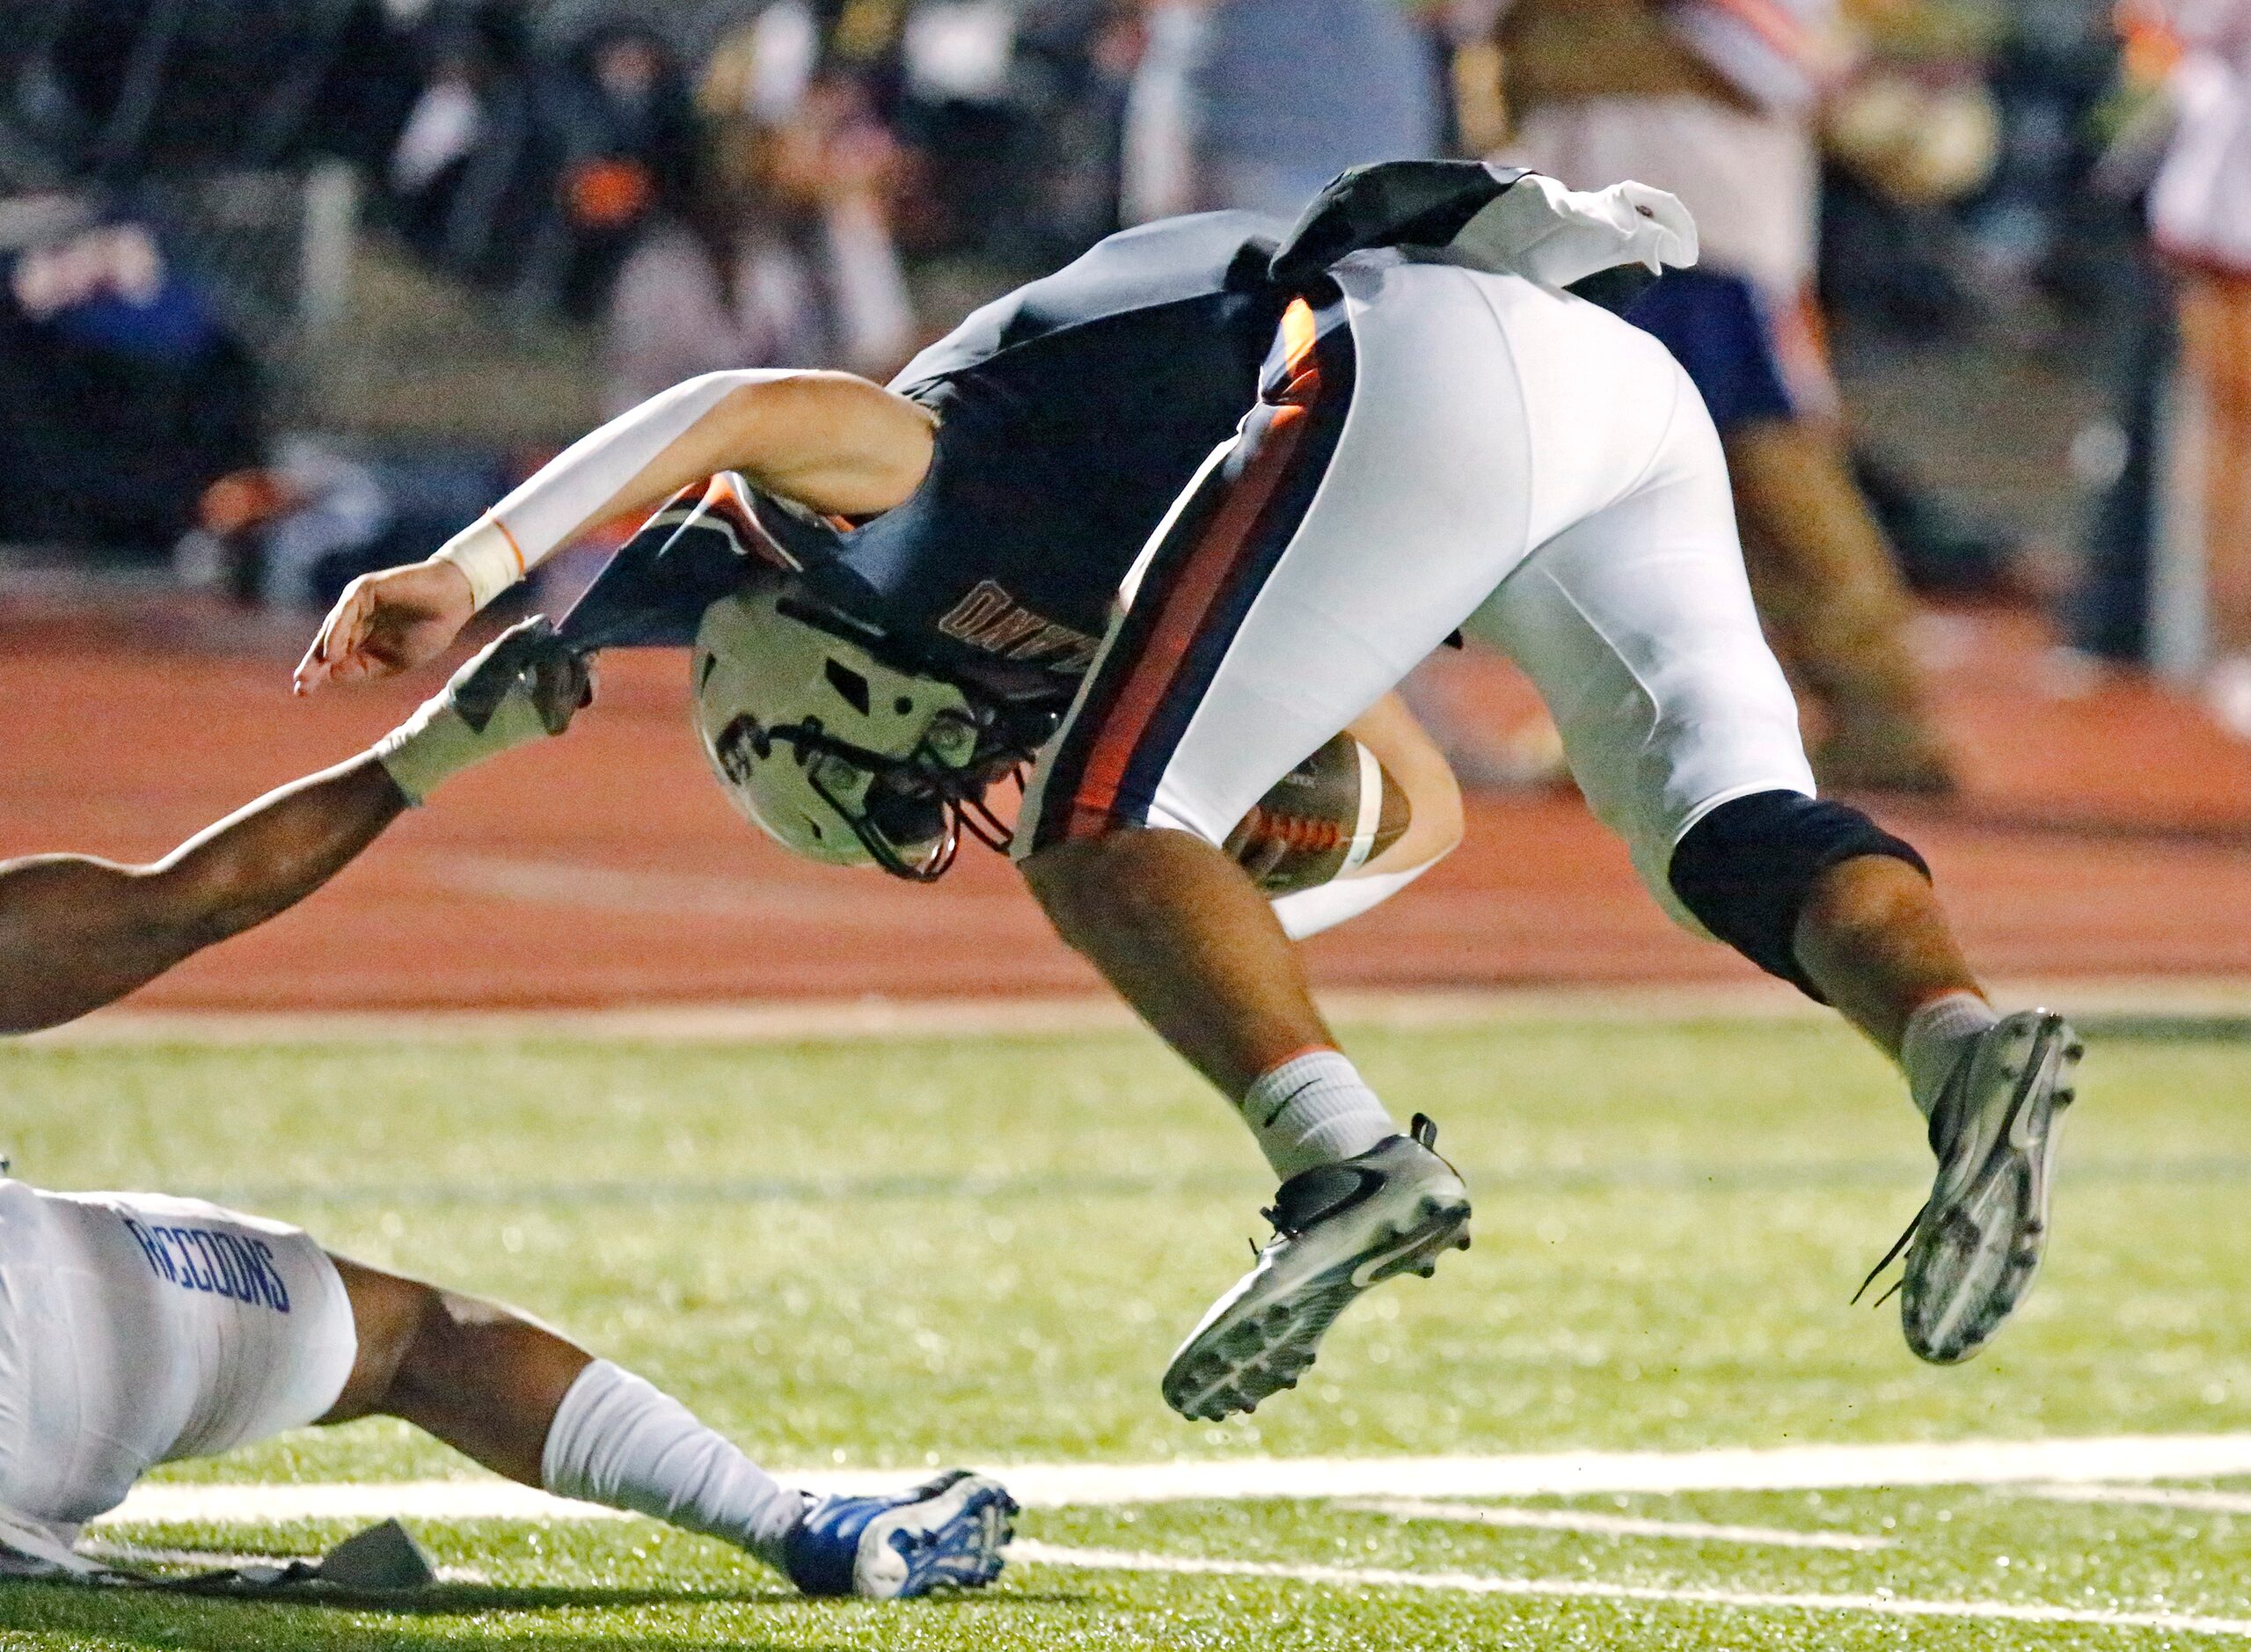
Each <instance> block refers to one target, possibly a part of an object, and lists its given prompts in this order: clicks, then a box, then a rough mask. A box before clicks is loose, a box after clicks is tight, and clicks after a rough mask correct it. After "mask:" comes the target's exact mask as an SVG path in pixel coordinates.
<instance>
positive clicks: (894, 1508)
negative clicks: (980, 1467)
mask: <svg viewBox="0 0 2251 1652" xmlns="http://www.w3.org/2000/svg"><path fill="white" fill-rule="evenodd" d="M1015 1513H1016V1500H1015V1499H1014V1498H1012V1497H1011V1496H1010V1495H1008V1493H1007V1491H1006V1490H1005V1488H1003V1487H1002V1486H1001V1483H1000V1482H999V1481H998V1480H989V1479H987V1478H986V1477H985V1476H984V1475H983V1474H973V1473H970V1472H969V1471H968V1469H966V1468H956V1469H952V1470H949V1471H948V1472H947V1473H943V1474H940V1475H939V1477H938V1478H937V1479H936V1480H931V1481H929V1482H927V1483H926V1484H924V1485H920V1486H917V1487H916V1488H914V1489H913V1490H912V1491H907V1492H900V1493H897V1494H896V1495H892V1496H888V1497H823V1498H822V1500H821V1501H820V1502H816V1503H815V1504H814V1505H813V1507H812V1508H810V1509H808V1510H806V1514H805V1518H804V1519H803V1520H801V1521H800V1522H799V1523H798V1524H797V1526H796V1528H795V1529H794V1530H793V1531H791V1532H790V1534H789V1541H788V1546H787V1548H786V1550H785V1552H784V1559H785V1561H786V1570H787V1571H788V1573H789V1577H790V1581H791V1582H792V1583H795V1584H796V1585H797V1586H798V1587H799V1588H800V1589H801V1590H804V1591H805V1592H806V1593H807V1594H808V1595H859V1596H860V1597H864V1598H866V1599H868V1600H903V1599H905V1598H907V1597H909V1596H912V1595H926V1594H928V1593H930V1591H931V1590H933V1589H949V1588H950V1589H982V1588H983V1587H984V1586H985V1585H986V1584H987V1583H990V1582H992V1580H993V1579H994V1578H996V1577H998V1576H999V1575H1000V1566H1001V1556H1000V1552H1001V1550H1002V1549H1003V1548H1004V1547H1005V1546H1007V1543H1008V1539H1010V1538H1011V1537H1012V1536H1014V1535H1015V1527H1014V1526H1013V1524H1012V1517H1014V1515H1015Z"/></svg>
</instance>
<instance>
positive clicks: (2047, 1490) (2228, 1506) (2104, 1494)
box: [2019, 1469, 2251, 1515]
mask: <svg viewBox="0 0 2251 1652" xmlns="http://www.w3.org/2000/svg"><path fill="white" fill-rule="evenodd" d="M2212 1472H2213V1473H2216V1474H2219V1473H2229V1472H2230V1471H2228V1470H2226V1469H2215V1470H2213V1471H2212ZM2019 1495H2021V1496H2026V1497H2039V1498H2044V1499H2045V1500H2047V1501H2048V1502H2097V1503H2111V1502H2117V1503H2148V1504H2152V1505H2153V1506H2155V1507H2157V1508H2160V1509H2195V1510H2196V1511H2198V1512H2200V1513H2203V1514H2240V1515H2251V1492H2240V1491H2196V1490H2192V1489H2187V1488H2173V1487H2167V1488H2163V1489H2160V1488H2157V1487H2154V1486H2028V1487H2026V1488H2024V1489H2023V1491H2022V1492H2021V1493H2020V1494H2019Z"/></svg>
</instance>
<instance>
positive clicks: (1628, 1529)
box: [1336, 1497, 1891, 1553]
mask: <svg viewBox="0 0 2251 1652" xmlns="http://www.w3.org/2000/svg"><path fill="white" fill-rule="evenodd" d="M1336 1506H1337V1507H1338V1508H1340V1509H1355V1510H1357V1511H1359V1512H1361V1513H1363V1514H1380V1515H1390V1516H1392V1517H1393V1518H1395V1519H1400V1520H1454V1521H1459V1522H1461V1523H1463V1524H1467V1525H1480V1526H1509V1527H1512V1528H1519V1529H1528V1530H1531V1531H1583V1532H1587V1533H1590V1534H1591V1535H1593V1536H1597V1537H1613V1538H1663V1539H1669V1540H1670V1541H1674V1542H1680V1543H1755V1544H1763V1545H1765V1546H1770V1547H1772V1548H1778V1549H1845V1550H1850V1551H1852V1552H1853V1553H1866V1552H1867V1551H1869V1550H1871V1549H1888V1548H1889V1547H1890V1546H1891V1539H1889V1538H1868V1537H1860V1536H1857V1535H1855V1534H1854V1533H1853V1532H1849V1531H1784V1530H1782V1529H1781V1528H1780V1527H1779V1526H1723V1525H1707V1524H1705V1523H1704V1522H1702V1521H1699V1520H1645V1519H1641V1518H1640V1517H1636V1516H1633V1515H1616V1514H1597V1513H1595V1512H1593V1511H1592V1510H1590V1509H1511V1508H1507V1507H1496V1506H1495V1505H1494V1504H1491V1503H1474V1502H1423V1501H1421V1499H1418V1498H1414V1497H1388V1498H1370V1499H1367V1500H1364V1501H1357V1500H1352V1501H1347V1502H1341V1503H1339V1504H1337V1505H1336Z"/></svg>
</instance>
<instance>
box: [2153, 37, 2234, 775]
mask: <svg viewBox="0 0 2251 1652" xmlns="http://www.w3.org/2000/svg"><path fill="white" fill-rule="evenodd" d="M2165 11H2166V14H2167V18H2168V19H2169V21H2170V23H2171V25H2172V27H2173V30H2174V33H2175V35H2176V36H2177V38H2178V40H2179V42H2180V45H2181V48H2182V57H2181V60H2180V62H2179V63H2178V64H2177V65H2176V66H2175V67H2174V71H2173V76H2172V89H2173V99H2174V107H2175V111H2176V118H2177V121H2178V125H2177V127H2176V128H2175V130H2174V139H2173V143H2172V145H2171V148H2170V150H2168V152H2167V156H2166V158H2165V162H2164V164H2163V165H2162V167H2161V168H2160V170H2159V172H2158V175H2157V180H2156V183H2155V184H2154V186H2152V189H2151V192H2150V224H2151V228H2152V232H2153V233H2154V235H2155V237H2156V240H2157V243H2158V245H2159V247H2160V249H2161V250H2162V251H2163V252H2165V254H2166V255H2167V258H2168V259H2169V260H2170V261H2171V262H2172V264H2173V265H2174V267H2175V269H2176V270H2177V272H2178V276H2179V288H2180V317H2181V346H2182V376H2183V378H2184V379H2185V381H2186V388H2187V390H2188V392H2189V396H2190V397H2191V398H2193V402H2192V405H2193V406H2194V408H2195V411H2196V415H2197V417H2196V423H2197V425H2198V427H2199V435H2201V438H2202V439H2201V442H2199V443H2198V446H2199V447H2200V449H2201V452H2200V455H2199V457H2200V458H2201V461H2202V464H2201V471H2202V479H2203V487H2202V497H2201V500H2199V501H2194V502H2193V503H2190V504H2189V510H2188V513H2187V514H2188V515H2189V519H2190V520H2195V519H2196V517H2198V516H2201V522H2200V523H2198V527H2199V528H2200V530H2201V531H2200V532H2199V534H2198V536H2197V537H2199V538H2200V539H2201V541H2202V549H2203V563H2204V587H2205V596H2206V602H2205V610H2206V627H2207V632H2208V636H2209V642H2210V651H2211V656H2212V665H2211V672H2210V675H2209V678H2208V688H2209V695H2208V698H2209V703H2210V705H2211V708H2212V711H2213V713H2215V715H2217V716H2218V719H2219V720H2220V721H2221V722H2222V723H2224V724H2225V726H2226V727H2228V728H2230V729H2231V730H2233V732H2234V733H2235V734H2237V735H2240V736H2242V737H2243V738H2245V739H2251V4H2245V3H2244V0H2167V4H2166V6H2165ZM2199 505H2200V506H2201V509H2200V510H2199V509H2198V508H2197V506H2199Z"/></svg>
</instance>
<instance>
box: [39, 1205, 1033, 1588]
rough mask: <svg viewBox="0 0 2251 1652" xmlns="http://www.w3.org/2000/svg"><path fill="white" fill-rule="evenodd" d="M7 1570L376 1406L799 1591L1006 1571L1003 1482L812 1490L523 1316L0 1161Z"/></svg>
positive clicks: (520, 1475) (73, 1560)
mask: <svg viewBox="0 0 2251 1652" xmlns="http://www.w3.org/2000/svg"><path fill="white" fill-rule="evenodd" d="M0 1168H4V1166H0ZM0 1275H4V1277H5V1280H6V1286H7V1288H6V1290H4V1291H0V1575H10V1574H13V1575H34V1576H70V1575H84V1574H85V1573H88V1572H91V1571H95V1570H98V1569H99V1568H95V1567H93V1566H92V1565H91V1563H90V1562H87V1561H84V1560H83V1559H82V1558H80V1557H79V1556H77V1555H76V1554H75V1553H73V1551H72V1546H73V1545H74V1544H75V1543H76V1541H77V1537H78V1531H79V1528H80V1527H81V1526H83V1525H84V1524H85V1523H86V1522H87V1521H89V1520H91V1519H92V1518H94V1517H96V1516H98V1515H100V1514H104V1513H106V1512H107V1511H108V1510H110V1509H114V1508H115V1507H117V1505H118V1504H119V1503H121V1502H123V1501H124V1498H125V1495H126V1493H127V1492H128V1490H130V1489H131V1488H132V1486H133V1483H134V1481H135V1480H138V1479H139V1478H140V1477H141V1475H142V1474H143V1473H144V1472H145V1471H147V1470H148V1469H150V1468H151V1467H153V1466H156V1465H157V1464H158V1463H164V1462H172V1461H175V1460H177V1459H179V1458H186V1457H206V1456H211V1455H215V1454H216V1453H218V1452H221V1451H230V1450H232V1449H233V1448H234V1447H236V1446H238V1445H247V1444H251V1443H252V1441H255V1440H260V1439H264V1438H267V1436H272V1435H274V1434H278V1433H280V1432H281V1431H282V1430H283V1429H294V1428H301V1427H303V1426H304V1425H305V1424H307V1423H312V1422H318V1423H334V1422H351V1421H353V1420H354V1419H355V1418H359V1417H368V1416H378V1415H381V1416H392V1417H398V1418H401V1419H403V1420H405V1421H406V1422H411V1423H413V1425H414V1426H415V1427H417V1428H419V1429H422V1430H424V1431H425V1432H426V1433H428V1434H431V1435H433V1436H435V1437H436V1438H438V1439H440V1440H442V1441H443V1442H445V1444H448V1445H450V1446H452V1447H453V1448H454V1449H455V1450H457V1451H461V1452H463V1453H464V1454H466V1455H467V1456H469V1457H471V1458H474V1459H475V1460H476V1461H478V1462H479V1463H481V1464H483V1465H484V1466H486V1467H487V1468H490V1469H492V1470H493V1471H494V1472H495V1473H501V1474H505V1475H506V1476H508V1478H509V1479H510V1480H519V1481H521V1482H523V1484H525V1485H527V1486H535V1487H538V1488H542V1489H544V1490H546V1491H551V1492H553V1493H555V1494H556V1495H559V1496H564V1497H575V1498H579V1499H581V1500H583V1501H585V1502H597V1503H603V1504H606V1505H607V1506H609V1507H610V1508H613V1509H629V1510H632V1511H633V1512H635V1513H639V1514H645V1515H651V1516H654V1517H656V1518H657V1519H660V1520H664V1521H669V1523H670V1524H674V1525H676V1526H680V1527H682V1528H683V1529H685V1530H687V1531H697V1532H701V1533H702V1534H704V1535H705V1536H706V1537H712V1538H717V1539H720V1541H722V1542H726V1543H731V1544H733V1545H734V1546H736V1547H737V1548H740V1549H742V1550H744V1551H746V1552H747V1553H750V1554H753V1555H755V1556H756V1557H757V1558H758V1559H759V1560H761V1561H764V1562H765V1563H766V1564H768V1565H769V1566H771V1567H773V1568H775V1569H776V1570H778V1571H779V1572H781V1573H783V1574H784V1575H786V1576H787V1577H789V1578H790V1580H791V1581H792V1582H793V1583H796V1584H797V1586H798V1587H799V1588H800V1589H801V1590H805V1591H806V1592H807V1593H808V1594H815V1595H863V1596H873V1597H879V1598H891V1597H899V1596H906V1595H919V1594H925V1593H927V1592H928V1591H929V1590H932V1589H934V1588H938V1587H939V1586H942V1585H949V1584H950V1585H959V1586H964V1587H970V1588H975V1587H977V1586H979V1585H982V1584H984V1583H990V1582H991V1581H992V1579H993V1578H994V1577H996V1576H998V1575H999V1572H1000V1567H1001V1557H1000V1551H1001V1548H1002V1547H1003V1546H1005V1544H1006V1543H1007V1541H1008V1538H1009V1531H1010V1526H1009V1517H1010V1516H1011V1515H1012V1513H1014V1511H1015V1505H1014V1504H1013V1503H1012V1502H1011V1501H1010V1500H1009V1497H1008V1495H1007V1493H1006V1492H1005V1491H1003V1490H1002V1489H1001V1488H1000V1486H999V1485H998V1483H997V1482H996V1481H993V1480H988V1479H985V1478H983V1476H980V1475H975V1474H970V1473H967V1472H966V1471H962V1470H955V1471H954V1472H952V1473H947V1474H944V1475H940V1476H939V1477H938V1478H936V1479H934V1480H931V1481H930V1482H928V1483H927V1484H925V1485H924V1486H921V1487H918V1488H916V1489H914V1490H913V1491H911V1492H907V1493H903V1494H900V1495H893V1496H859V1497H846V1496H831V1497H825V1498H822V1497H816V1496H815V1495H812V1494H811V1493H808V1492H805V1491H802V1490H799V1489H797V1488H793V1487H790V1486H787V1485H785V1484H782V1483H780V1482H778V1481H777V1480H775V1479H774V1478H773V1477H772V1476H771V1475H769V1474H768V1473H765V1471H764V1470H763V1469H761V1468H760V1467H759V1466H757V1465H756V1464H755V1463H753V1462H752V1461H751V1460H750V1459H749V1458H748V1457H746V1456H744V1455H743V1454H742V1451H739V1450H737V1449H736V1448H735V1447H734V1445H733V1444H730V1443H729V1442H728V1441H727V1440H726V1439H725V1438H723V1437H721V1436H720V1435H719V1434H717V1433H716V1432H714V1431H713V1429H710V1428H708V1427H706V1426H705V1424H703V1423H702V1422H698V1421H697V1419H696V1418H695V1417H694V1416H693V1415H692V1414H691V1413H690V1412H689V1410H688V1408H687V1407H685V1406H683V1405H682V1404H681V1403H680V1402H679V1401H678V1400H674V1399H672V1398H671V1397H670V1396H669V1395H667V1394H664V1393H660V1392H659V1391H658V1390H657V1389H655V1388H654V1387H652V1386H651V1385H649V1384H648V1383H647V1382H645V1381H644V1380H642V1379H641V1378H639V1377H636V1376H634V1375H633V1374H632V1372H630V1371H622V1370H620V1369H619V1368H618V1366H616V1365H614V1364H612V1363H610V1362H609V1361H608V1360H604V1359H596V1357H595V1356H593V1355H591V1354H589V1353H588V1352H587V1351H586V1350H585V1349H581V1348H579V1347H578V1346H576V1345H575V1344H574V1343H572V1342H570V1341H566V1340H565V1339H564V1338H563V1337H561V1336H559V1335H558V1334H556V1333H555V1332H553V1331H551V1330H549V1329H548V1328H547V1327H544V1326H543V1325H540V1324H538V1323H537V1322H536V1321H534V1320H532V1319H528V1318H526V1317H525V1316H524V1315H523V1314H520V1313H518V1312H515V1311H514V1310H512V1309H508V1308H504V1307H502V1306H501V1305H498V1304H497V1303H492V1302H485V1301H480V1300H479V1299H477V1298H475V1297H466V1296H462V1295H458V1294H457V1293H455V1292H453V1291H449V1290H440V1289H438V1288H437V1287H435V1286H433V1285H427V1284H423V1283H420V1281H417V1280H413V1279H406V1278H403V1277H401V1276H398V1275H396V1274H390V1273H385V1272H384V1271H383V1270H381V1269H379V1268H367V1267H363V1266H362V1265H361V1264H359V1263H357V1262H353V1261H347V1260H345V1259H344V1258H342V1257H340V1256H333V1255H331V1254H329V1253H328V1252H326V1251H324V1250H323V1249H322V1248H321V1247H320V1246H318V1244H317V1243H315V1242H314V1241H313V1239H311V1237H309V1236H308V1235H307V1234H305V1233H304V1232H303V1231H302V1230H300V1229H297V1228H294V1227H290V1226H288V1225H286V1224H282V1223H280V1222H272V1221H267V1220H266V1219H264V1218H262V1217H254V1216H245V1215H242V1214H240V1213H239V1212H237V1211H232V1210H223V1209H221V1208H220V1207H219V1206H217V1205H214V1204H208V1203H205V1202H202V1201H201V1200H197V1199H174V1198H167V1197H165V1196H164V1195H161V1194H143V1193H89V1194H58V1193H46V1192H41V1191H40V1190H39V1189H36V1188H31V1187H28V1186H26V1184H25V1183H23V1182H20V1181H10V1180H8V1179H6V1178H5V1177H4V1176H0Z"/></svg>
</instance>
